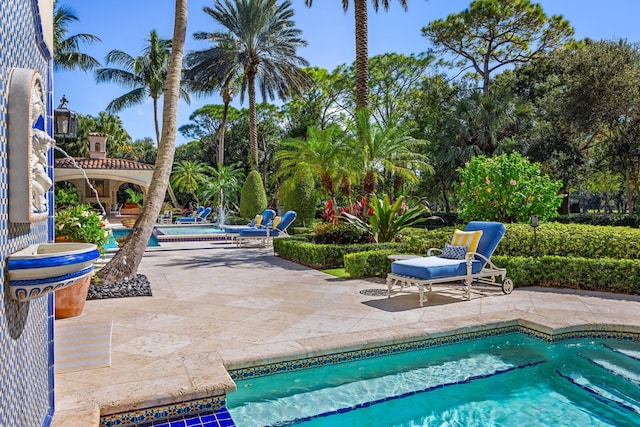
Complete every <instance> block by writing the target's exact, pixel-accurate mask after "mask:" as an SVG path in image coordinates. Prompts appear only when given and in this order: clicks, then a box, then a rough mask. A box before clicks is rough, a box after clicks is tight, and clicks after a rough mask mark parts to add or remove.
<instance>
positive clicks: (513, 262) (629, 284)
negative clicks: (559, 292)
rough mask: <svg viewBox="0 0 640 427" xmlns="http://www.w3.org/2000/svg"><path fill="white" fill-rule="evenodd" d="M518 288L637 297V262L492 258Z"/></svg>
mask: <svg viewBox="0 0 640 427" xmlns="http://www.w3.org/2000/svg"><path fill="white" fill-rule="evenodd" d="M492 261H493V262H494V263H495V264H496V265H498V266H500V267H504V268H506V269H507V274H508V276H509V277H511V279H513V282H514V284H515V285H516V286H517V287H520V286H534V285H535V286H554V287H564V288H572V289H583V290H593V291H609V292H617V293H624V294H636V295H637V294H640V260H635V259H612V258H601V259H587V258H576V257H559V256H544V257H539V258H529V257H506V256H494V257H493V258H492Z"/></svg>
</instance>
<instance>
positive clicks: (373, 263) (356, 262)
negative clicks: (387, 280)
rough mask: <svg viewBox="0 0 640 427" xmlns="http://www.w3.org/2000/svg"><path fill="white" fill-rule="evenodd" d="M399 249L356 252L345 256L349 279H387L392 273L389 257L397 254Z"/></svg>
mask: <svg viewBox="0 0 640 427" xmlns="http://www.w3.org/2000/svg"><path fill="white" fill-rule="evenodd" d="M397 253H398V250H397V249H384V250H378V251H366V252H356V253H350V254H345V255H344V269H345V271H346V272H347V273H349V277H351V278H352V279H357V278H360V277H374V276H378V277H386V275H387V273H388V272H389V271H391V262H392V261H391V260H390V259H389V255H391V254H397Z"/></svg>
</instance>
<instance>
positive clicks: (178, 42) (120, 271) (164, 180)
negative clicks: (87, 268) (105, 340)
mask: <svg viewBox="0 0 640 427" xmlns="http://www.w3.org/2000/svg"><path fill="white" fill-rule="evenodd" d="M187 10H188V7H187V0H176V12H175V20H174V26H173V48H172V50H171V58H170V60H169V64H168V65H167V69H166V75H165V76H166V80H165V82H164V105H163V108H162V138H161V139H160V143H159V144H158V156H157V159H156V164H155V168H154V170H153V177H152V178H151V185H150V186H149V191H148V192H147V196H146V197H145V200H144V205H143V207H142V213H141V214H140V216H139V217H138V220H137V221H136V224H135V225H134V227H133V229H132V230H131V234H130V235H129V238H128V239H127V241H126V242H125V244H124V246H123V247H122V248H121V249H120V250H119V251H118V252H117V253H116V254H115V255H114V257H113V258H112V259H111V261H109V263H107V265H105V266H104V267H103V268H102V269H101V270H100V272H99V273H98V276H99V277H100V279H101V280H102V283H104V284H107V285H108V284H113V283H117V282H119V281H121V280H123V279H125V278H129V277H133V276H134V275H135V273H136V272H137V271H138V266H139V265H140V261H142V256H143V255H144V251H145V249H146V247H147V243H148V242H149V237H150V236H151V232H152V231H153V225H154V224H155V222H156V219H157V218H158V215H159V214H160V209H161V208H162V204H163V202H164V197H165V194H166V191H167V186H168V184H169V176H170V175H171V167H172V166H173V155H174V153H175V147H176V135H177V129H178V126H177V117H178V98H179V97H180V92H181V90H180V77H181V74H182V59H183V52H184V39H185V35H186V32H187Z"/></svg>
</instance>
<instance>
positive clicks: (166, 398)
mask: <svg viewBox="0 0 640 427" xmlns="http://www.w3.org/2000/svg"><path fill="white" fill-rule="evenodd" d="M139 273H142V274H145V275H146V276H147V277H148V278H149V280H150V281H151V285H152V290H153V297H137V298H122V299H109V300H96V301H87V305H86V308H85V311H84V314H83V315H82V316H79V317H76V318H70V319H60V320H56V322H55V323H56V325H59V324H63V323H64V324H70V323H94V322H103V321H108V320H113V335H112V351H111V359H112V363H111V366H110V367H108V368H98V369H92V370H84V371H77V372H68V373H56V375H55V400H56V412H55V415H54V418H53V423H52V426H54V427H63V426H64V427H88V426H98V425H99V416H100V413H101V412H102V413H105V414H107V413H115V412H121V411H129V410H133V409H138V408H144V407H150V406H159V405H164V404H168V403H171V402H174V401H182V400H188V399H196V398H202V397H207V396H212V395H216V394H220V392H221V391H223V390H228V391H229V392H232V390H234V389H235V385H234V384H233V381H232V380H231V378H230V377H229V376H228V374H227V372H226V369H225V368H230V369H231V368H238V367H244V366H255V365H260V364H264V363H267V362H272V361H278V360H284V359H296V358H301V357H307V356H312V355H318V354H327V353H332V352H336V351H339V350H342V349H344V350H351V349H360V348H366V347H373V346H378V345H384V344H390V343H395V342H402V341H404V340H409V339H419V338H425V337H428V336H434V335H442V334H445V333H452V332H454V331H472V330H475V329H479V328H482V327H483V325H486V324H496V325H505V324H520V325H523V326H535V327H536V328H537V329H539V330H541V331H545V332H551V331H553V330H556V331H567V330H576V329H580V328H583V327H584V326H589V327H591V328H597V329H611V328H614V329H617V330H625V331H635V332H640V297H636V296H628V295H617V294H608V293H597V292H584V291H574V290H569V289H546V288H523V289H516V290H515V291H514V292H513V293H512V294H510V295H503V294H502V292H501V291H500V290H499V289H498V288H487V289H486V290H485V291H483V292H482V294H478V293H474V294H472V299H471V301H465V300H463V299H462V294H461V292H459V291H452V292H448V293H444V292H443V293H437V294H435V296H434V297H433V298H432V299H431V300H430V301H429V302H428V303H426V304H425V307H423V308H421V307H420V306H419V303H418V295H417V294H415V293H412V294H397V295H395V296H392V297H391V298H390V299H387V297H386V296H385V295H381V296H368V295H366V294H371V293H375V292H365V293H364V294H363V293H361V292H360V291H363V290H374V289H375V290H380V289H386V286H385V284H384V280H383V279H367V280H341V279H337V278H335V277H332V276H329V275H327V274H324V273H322V272H320V271H316V270H313V269H310V268H306V267H303V266H300V265H298V264H295V263H292V262H288V261H285V260H282V259H281V258H278V257H277V256H275V255H274V254H273V250H272V249H254V248H237V247H236V246H235V245H232V244H224V243H218V242H184V243H163V244H162V246H161V247H160V248H150V249H149V250H147V252H145V256H144V258H143V261H142V264H141V265H140V269H139ZM516 285H517V284H516Z"/></svg>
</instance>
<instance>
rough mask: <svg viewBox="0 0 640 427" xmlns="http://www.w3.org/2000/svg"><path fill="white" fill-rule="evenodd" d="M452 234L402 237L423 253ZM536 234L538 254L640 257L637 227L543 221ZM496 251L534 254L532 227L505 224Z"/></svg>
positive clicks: (418, 232) (413, 233)
mask: <svg viewBox="0 0 640 427" xmlns="http://www.w3.org/2000/svg"><path fill="white" fill-rule="evenodd" d="M460 228H463V227H460ZM452 234H453V228H452V227H447V228H441V229H438V230H432V231H428V230H416V229H412V230H410V231H407V232H405V233H404V234H403V237H402V239H401V241H402V242H403V243H404V244H405V245H406V246H407V250H408V252H413V253H417V254H426V253H427V250H428V249H429V248H442V247H444V243H445V242H449V240H450V239H451V235H452ZM536 237H537V247H538V248H537V249H538V255H555V256H563V257H564V256H569V257H579V258H593V259H596V258H604V257H609V258H618V259H640V230H639V229H636V228H628V227H602V226H595V225H578V224H560V223H545V224H541V225H540V226H539V227H538V228H537V229H536ZM495 254H496V255H509V256H522V257H530V256H534V255H535V254H536V241H535V240H534V233H533V228H532V227H531V226H530V225H528V224H508V225H507V231H506V232H505V235H504V237H503V238H502V241H501V242H500V244H499V245H498V247H497V248H496V252H495Z"/></svg>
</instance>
